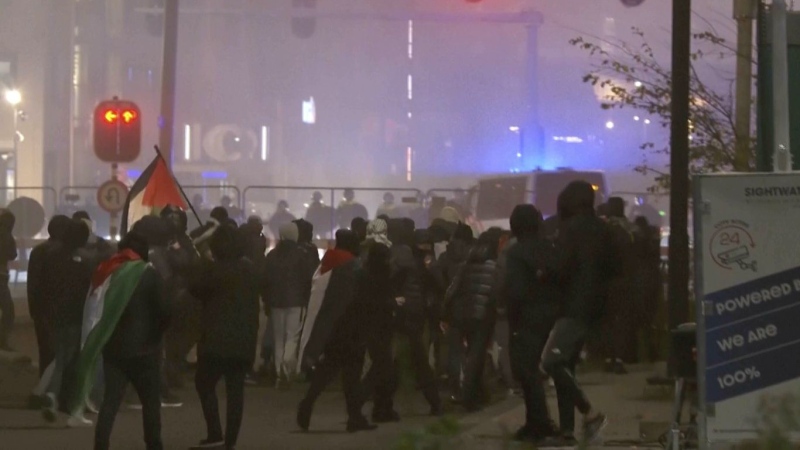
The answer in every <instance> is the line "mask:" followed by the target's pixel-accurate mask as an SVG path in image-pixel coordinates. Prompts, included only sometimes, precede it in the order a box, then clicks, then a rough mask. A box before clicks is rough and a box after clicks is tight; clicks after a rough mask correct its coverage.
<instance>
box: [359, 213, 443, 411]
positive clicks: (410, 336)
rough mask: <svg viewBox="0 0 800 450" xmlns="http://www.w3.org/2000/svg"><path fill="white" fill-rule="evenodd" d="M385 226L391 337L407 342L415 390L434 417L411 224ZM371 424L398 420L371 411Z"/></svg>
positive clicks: (436, 401)
mask: <svg viewBox="0 0 800 450" xmlns="http://www.w3.org/2000/svg"><path fill="white" fill-rule="evenodd" d="M388 225H389V230H388V231H389V240H390V241H391V242H392V248H391V253H392V277H391V286H392V288H393V290H394V297H395V301H396V303H397V310H396V311H397V314H396V317H395V333H396V334H397V335H399V336H403V337H405V338H406V339H407V340H408V344H409V347H410V353H411V366H412V369H413V370H414V374H415V376H416V380H417V386H419V387H420V389H422V393H423V395H424V396H425V399H426V400H427V401H428V404H429V405H430V413H431V415H434V416H438V415H441V413H442V402H441V399H440V397H439V390H438V388H437V385H436V378H435V376H434V374H433V369H432V368H431V366H430V364H428V352H427V351H426V350H425V343H424V342H423V335H424V333H425V319H426V316H425V312H426V311H425V309H426V308H425V307H426V303H425V290H424V277H423V268H422V267H421V266H420V264H419V263H418V260H417V258H415V256H414V251H413V248H414V247H415V245H414V222H413V221H411V220H410V219H392V220H390V221H389V224H388ZM396 384H397V383H395V385H396ZM373 420H374V421H375V422H378V423H380V422H393V421H397V420H399V416H398V415H397V413H396V412H394V411H393V410H391V411H375V412H374V413H373Z"/></svg>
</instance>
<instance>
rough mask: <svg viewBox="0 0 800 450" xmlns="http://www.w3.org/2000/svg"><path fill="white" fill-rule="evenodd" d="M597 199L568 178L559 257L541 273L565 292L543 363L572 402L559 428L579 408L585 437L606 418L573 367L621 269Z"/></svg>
mask: <svg viewBox="0 0 800 450" xmlns="http://www.w3.org/2000/svg"><path fill="white" fill-rule="evenodd" d="M594 200H595V192H594V189H593V188H592V185H591V184H590V183H588V182H586V181H574V182H572V183H570V184H569V185H567V187H566V188H565V189H564V190H563V191H562V192H561V194H560V195H559V196H558V215H559V222H560V231H559V237H558V240H557V242H556V252H557V257H556V258H555V262H553V263H551V264H550V267H549V268H548V269H547V270H546V271H544V272H545V273H544V274H543V279H544V280H548V279H549V280H550V281H549V282H555V283H558V284H559V285H560V286H561V288H562V289H563V291H564V295H563V301H562V305H561V306H562V308H563V317H562V318H560V319H559V320H558V321H556V323H555V325H554V327H553V330H552V332H551V333H550V337H549V339H548V341H547V344H546V345H545V349H544V351H543V352H542V368H543V369H544V371H545V372H546V373H547V374H548V375H550V376H551V377H552V378H553V381H554V383H555V385H556V390H557V391H558V392H559V393H560V394H559V395H563V398H565V399H567V398H569V399H572V401H571V403H573V402H574V404H572V405H563V407H562V405H559V412H560V416H561V417H562V423H561V424H560V426H561V429H562V430H564V431H565V432H566V431H567V430H568V429H569V426H570V425H574V417H569V415H570V414H574V409H575V408H577V410H578V411H580V413H581V414H582V415H583V416H584V422H583V423H584V430H583V431H584V439H586V440H587V441H592V440H594V439H595V438H597V435H598V433H599V432H600V431H601V430H602V429H603V427H605V425H606V424H607V418H606V416H605V415H604V414H602V413H600V412H599V411H596V410H594V409H593V408H592V405H591V403H590V402H589V400H588V398H587V397H586V394H585V393H584V392H583V390H581V388H580V387H579V386H578V384H577V382H576V381H575V378H574V376H573V375H572V373H573V371H572V367H574V364H575V363H576V361H577V360H578V359H579V358H580V352H581V350H582V348H583V344H584V342H585V340H586V337H587V334H588V332H589V329H590V328H591V327H592V326H593V325H595V324H596V323H597V322H598V321H599V320H600V319H601V318H602V315H603V312H604V309H605V301H606V298H607V295H608V283H609V281H610V280H611V279H612V278H613V277H614V276H615V275H616V274H617V273H618V271H617V269H616V268H615V259H617V258H616V256H615V255H614V250H613V248H614V246H613V239H612V237H611V235H610V231H609V228H608V226H607V225H606V223H605V222H603V221H602V220H601V219H599V218H598V217H597V216H595V212H594ZM546 282H547V281H546ZM568 419H569V420H568ZM564 422H567V423H564ZM569 422H573V423H569Z"/></svg>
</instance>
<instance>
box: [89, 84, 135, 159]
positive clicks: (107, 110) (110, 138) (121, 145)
mask: <svg viewBox="0 0 800 450" xmlns="http://www.w3.org/2000/svg"><path fill="white" fill-rule="evenodd" d="M140 115H141V113H140V112H139V107H138V106H136V103H133V102H130V101H125V100H119V99H117V98H114V99H113V100H107V101H103V102H100V104H99V105H97V108H96V109H95V116H94V152H95V154H96V155H97V157H98V158H99V159H100V160H101V161H104V162H118V163H119V162H131V161H134V160H136V158H137V157H138V156H139V152H140V151H141V144H142V123H141V122H142V121H141V120H139V118H140V117H139V116H140Z"/></svg>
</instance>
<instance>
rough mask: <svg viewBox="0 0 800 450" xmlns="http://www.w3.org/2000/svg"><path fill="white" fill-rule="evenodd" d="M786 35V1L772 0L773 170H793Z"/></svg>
mask: <svg viewBox="0 0 800 450" xmlns="http://www.w3.org/2000/svg"><path fill="white" fill-rule="evenodd" d="M788 49H789V47H788V38H787V36H786V1H785V0H773V1H772V89H773V90H772V94H773V102H774V103H773V105H772V108H773V111H774V113H775V116H774V118H773V121H774V124H775V130H774V133H775V143H774V145H775V148H774V149H773V150H774V153H773V171H775V172H791V170H792V153H791V150H790V149H791V147H790V146H789V55H788Z"/></svg>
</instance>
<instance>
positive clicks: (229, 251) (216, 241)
mask: <svg viewBox="0 0 800 450" xmlns="http://www.w3.org/2000/svg"><path fill="white" fill-rule="evenodd" d="M209 247H210V249H211V255H212V256H213V257H214V260H215V261H234V260H237V259H239V258H241V257H243V256H244V243H243V242H242V234H241V233H240V232H239V230H238V229H234V228H231V227H219V228H217V230H216V231H214V234H213V235H211V242H210V244H209Z"/></svg>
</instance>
